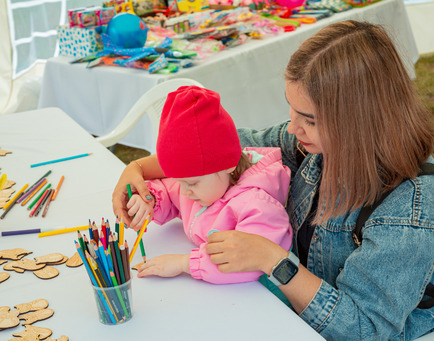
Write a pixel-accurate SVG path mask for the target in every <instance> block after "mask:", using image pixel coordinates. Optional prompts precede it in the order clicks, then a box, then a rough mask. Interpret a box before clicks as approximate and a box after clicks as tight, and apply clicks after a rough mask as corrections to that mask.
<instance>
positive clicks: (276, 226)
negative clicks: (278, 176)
mask: <svg viewBox="0 0 434 341" xmlns="http://www.w3.org/2000/svg"><path fill="white" fill-rule="evenodd" d="M247 198H248V200H246V199H247ZM240 204H241V208H240ZM231 211H232V212H231ZM220 214H233V215H234V216H236V218H237V223H236V226H235V230H237V231H242V232H248V233H253V234H257V235H260V236H262V237H265V238H267V239H269V240H271V241H273V242H275V243H276V244H279V245H281V246H282V247H283V248H284V249H285V250H289V249H290V247H291V245H292V229H291V227H290V225H289V218H288V215H287V213H286V211H285V208H284V207H283V206H282V204H280V203H279V202H278V201H277V200H275V199H274V198H272V197H271V196H269V195H268V194H267V193H265V192H264V191H262V190H258V191H257V193H256V195H254V196H253V197H251V196H249V197H244V196H243V195H240V196H238V197H236V198H234V199H232V200H231V202H230V203H229V204H228V205H227V206H226V207H225V208H224V210H223V211H222V212H221V213H220ZM212 228H213V229H217V230H220V231H225V230H230V229H233V228H228V226H223V225H221V226H218V225H215V226H213V227H212ZM206 245H207V243H203V244H201V245H200V246H199V248H198V249H194V250H192V252H191V254H190V273H191V276H192V277H194V278H196V279H202V280H204V281H207V282H211V283H216V284H224V283H238V282H248V281H254V280H257V279H258V278H259V277H260V276H261V275H262V274H263V272H260V271H255V272H233V273H222V272H220V271H219V270H218V268H217V266H216V265H215V264H214V263H212V262H211V260H210V256H209V254H208V253H207V252H206Z"/></svg>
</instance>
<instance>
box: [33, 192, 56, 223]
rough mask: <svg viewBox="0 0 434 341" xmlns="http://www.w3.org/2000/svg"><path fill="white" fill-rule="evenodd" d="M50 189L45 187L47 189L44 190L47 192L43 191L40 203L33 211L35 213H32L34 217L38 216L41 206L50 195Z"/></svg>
mask: <svg viewBox="0 0 434 341" xmlns="http://www.w3.org/2000/svg"><path fill="white" fill-rule="evenodd" d="M51 191H52V190H51V189H47V191H46V192H47V193H45V195H44V196H43V198H42V202H41V203H40V205H39V206H38V208H37V209H36V211H35V215H34V216H35V217H37V216H38V214H39V212H40V211H41V210H42V207H44V205H45V203H46V202H47V200H48V197H49V196H50V193H51Z"/></svg>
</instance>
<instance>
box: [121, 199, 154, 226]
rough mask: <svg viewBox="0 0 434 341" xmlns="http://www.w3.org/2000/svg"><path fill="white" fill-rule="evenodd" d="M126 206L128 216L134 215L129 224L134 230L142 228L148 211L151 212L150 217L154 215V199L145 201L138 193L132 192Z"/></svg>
mask: <svg viewBox="0 0 434 341" xmlns="http://www.w3.org/2000/svg"><path fill="white" fill-rule="evenodd" d="M127 208H128V215H129V216H130V217H132V216H134V215H135V217H134V218H133V220H132V221H131V224H130V226H129V227H131V228H133V229H134V230H135V231H139V230H140V229H141V228H142V226H143V223H144V222H145V219H146V218H147V217H148V214H149V213H150V214H151V216H150V219H152V217H153V216H154V200H152V202H151V203H147V202H145V201H143V199H142V198H141V197H140V196H139V195H138V194H134V195H133V196H132V197H131V199H130V200H129V201H128V203H127Z"/></svg>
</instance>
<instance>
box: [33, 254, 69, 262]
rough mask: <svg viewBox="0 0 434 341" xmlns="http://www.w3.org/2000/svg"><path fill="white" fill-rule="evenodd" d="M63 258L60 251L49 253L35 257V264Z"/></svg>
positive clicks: (57, 260)
mask: <svg viewBox="0 0 434 341" xmlns="http://www.w3.org/2000/svg"><path fill="white" fill-rule="evenodd" d="M62 259H63V255H62V254H61V253H50V254H48V255H45V256H41V257H35V261H36V264H42V263H44V264H50V263H57V262H59V261H61V260H62Z"/></svg>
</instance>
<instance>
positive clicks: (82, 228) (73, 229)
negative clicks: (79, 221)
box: [38, 225, 89, 238]
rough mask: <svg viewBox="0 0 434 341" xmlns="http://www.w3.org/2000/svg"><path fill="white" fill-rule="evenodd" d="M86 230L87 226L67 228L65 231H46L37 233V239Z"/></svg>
mask: <svg viewBox="0 0 434 341" xmlns="http://www.w3.org/2000/svg"><path fill="white" fill-rule="evenodd" d="M88 228H89V226H88V225H83V226H76V227H68V228H65V229H58V230H54V231H47V232H42V233H38V237H39V238H41V237H48V236H54V235H56V234H61V233H68V232H75V231H79V230H87V229H88Z"/></svg>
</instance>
